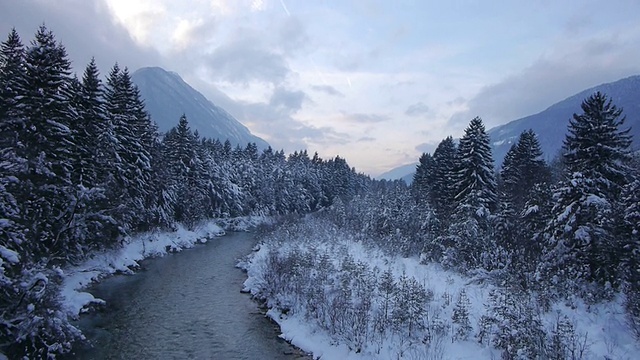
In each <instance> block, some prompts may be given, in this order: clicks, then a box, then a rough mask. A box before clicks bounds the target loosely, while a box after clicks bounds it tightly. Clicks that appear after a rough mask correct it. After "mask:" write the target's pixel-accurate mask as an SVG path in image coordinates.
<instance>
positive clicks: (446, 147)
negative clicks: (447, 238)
mask: <svg viewBox="0 0 640 360" xmlns="http://www.w3.org/2000/svg"><path fill="white" fill-rule="evenodd" d="M456 152H457V148H456V144H455V143H454V142H453V138H452V137H451V136H448V137H447V138H445V139H444V140H442V141H441V142H440V144H438V147H436V150H435V151H434V152H433V161H434V176H433V185H432V191H431V205H432V206H433V208H434V211H435V213H436V217H437V218H438V221H439V223H440V229H442V230H445V229H447V228H448V226H449V224H450V218H451V214H452V213H453V209H454V208H455V196H456V170H457V168H458V165H457V160H456Z"/></svg>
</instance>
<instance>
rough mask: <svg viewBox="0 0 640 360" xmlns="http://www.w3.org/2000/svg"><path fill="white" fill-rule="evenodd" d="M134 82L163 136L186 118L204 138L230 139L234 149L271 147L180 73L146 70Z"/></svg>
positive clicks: (137, 74)
mask: <svg viewBox="0 0 640 360" xmlns="http://www.w3.org/2000/svg"><path fill="white" fill-rule="evenodd" d="M131 79H132V80H133V82H134V83H135V84H136V85H137V86H138V88H139V89H140V95H141V96H142V98H143V99H144V102H145V105H146V109H147V111H148V112H149V114H150V115H151V119H152V120H154V121H155V122H156V123H157V124H158V128H159V130H160V131H162V132H166V131H168V130H169V129H171V128H172V127H174V126H176V125H177V124H178V120H179V119H180V116H182V114H185V115H186V116H187V119H188V120H189V125H190V126H191V129H192V130H198V133H199V134H200V136H202V137H207V138H213V139H219V140H220V141H223V142H224V141H225V140H227V139H228V140H229V141H230V142H231V144H233V145H234V146H235V145H240V146H242V147H244V146H245V145H246V144H247V143H250V142H253V143H256V145H257V146H258V148H259V149H264V148H267V147H268V146H269V144H267V142H266V141H264V140H263V139H261V138H259V137H257V136H255V135H253V134H251V132H250V131H249V129H248V128H247V127H246V126H244V125H242V124H241V123H240V122H239V121H238V120H236V119H235V118H234V117H233V116H232V115H231V114H229V113H228V112H226V111H225V110H224V109H222V108H221V107H219V106H216V105H215V104H214V103H212V102H211V101H210V100H208V99H207V98H206V97H205V96H204V95H202V94H201V93H200V92H198V91H197V90H196V89H194V88H193V87H191V86H190V85H189V84H187V83H186V82H185V81H184V80H183V79H182V77H180V75H179V74H178V73H176V72H172V71H167V70H165V69H163V68H161V67H157V66H156V67H144V68H140V69H138V70H136V71H135V72H134V73H133V74H132V75H131Z"/></svg>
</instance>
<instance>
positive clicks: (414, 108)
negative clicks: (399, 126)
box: [404, 101, 430, 116]
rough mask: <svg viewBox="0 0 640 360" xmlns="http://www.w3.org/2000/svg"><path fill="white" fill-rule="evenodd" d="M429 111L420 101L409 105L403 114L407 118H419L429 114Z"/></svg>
mask: <svg viewBox="0 0 640 360" xmlns="http://www.w3.org/2000/svg"><path fill="white" fill-rule="evenodd" d="M429 110H430V109H429V106H427V105H426V104H425V103H423V102H422V101H419V102H417V103H415V104H411V105H409V107H408V108H407V110H406V111H405V112H404V113H405V114H406V115H408V116H420V115H424V114H427V113H429Z"/></svg>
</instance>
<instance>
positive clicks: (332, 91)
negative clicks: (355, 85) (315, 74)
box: [311, 85, 344, 97]
mask: <svg viewBox="0 0 640 360" xmlns="http://www.w3.org/2000/svg"><path fill="white" fill-rule="evenodd" d="M311 89H312V90H315V91H318V92H323V93H325V94H328V95H332V96H337V97H344V94H343V93H341V92H340V91H338V90H336V88H334V87H333V86H331V85H311Z"/></svg>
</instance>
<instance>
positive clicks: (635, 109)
mask: <svg viewBox="0 0 640 360" xmlns="http://www.w3.org/2000/svg"><path fill="white" fill-rule="evenodd" d="M596 91H600V92H602V93H604V94H605V95H607V97H609V99H611V100H612V103H613V105H615V106H616V107H617V108H622V110H623V113H622V115H623V116H625V117H626V121H625V123H624V125H623V126H622V129H627V128H629V127H630V128H631V131H630V134H631V135H632V137H633V144H632V145H631V146H632V149H639V148H640V75H633V76H628V77H625V78H622V79H619V80H616V81H612V82H608V83H603V84H600V85H597V86H594V87H591V88H588V89H586V90H582V91H580V92H578V93H576V94H574V95H571V96H569V97H567V98H565V99H564V100H561V101H558V102H556V103H554V104H552V105H551V106H549V107H547V108H546V109H545V110H543V111H540V112H538V113H536V114H532V115H528V116H525V117H522V118H519V119H516V120H512V121H510V122H508V123H506V124H502V125H498V126H495V127H493V128H491V129H489V130H488V131H487V134H488V135H489V137H490V139H491V140H490V141H491V150H492V153H493V158H494V161H495V165H496V167H499V166H500V165H501V164H502V160H503V159H504V156H505V155H506V153H507V151H509V148H510V147H511V145H512V144H513V143H515V142H517V141H518V137H519V136H520V133H522V132H523V131H525V130H528V129H532V130H533V131H534V132H535V133H536V134H537V135H538V140H539V141H540V145H541V148H542V151H543V153H544V158H545V160H547V162H549V161H551V160H552V159H553V158H554V157H555V156H556V155H557V154H558V153H559V151H560V149H561V147H562V141H563V140H564V138H565V135H566V133H567V127H568V125H569V120H570V119H571V118H572V116H573V114H574V113H576V114H579V113H581V112H582V109H581V107H580V105H581V104H582V101H584V100H585V99H586V98H587V97H589V96H590V95H592V94H593V93H595V92H596ZM417 164H418V162H417V161H416V162H415V163H414V164H409V165H402V166H399V167H396V168H394V169H391V170H389V171H387V172H385V173H383V174H381V175H379V176H378V177H377V178H378V179H388V180H393V179H399V178H405V179H407V178H411V176H412V174H413V172H409V173H405V174H404V175H402V174H401V172H402V169H405V168H408V167H409V166H410V165H413V166H416V165H417ZM389 174H390V175H392V177H388V176H389ZM385 176H387V177H385Z"/></svg>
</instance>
